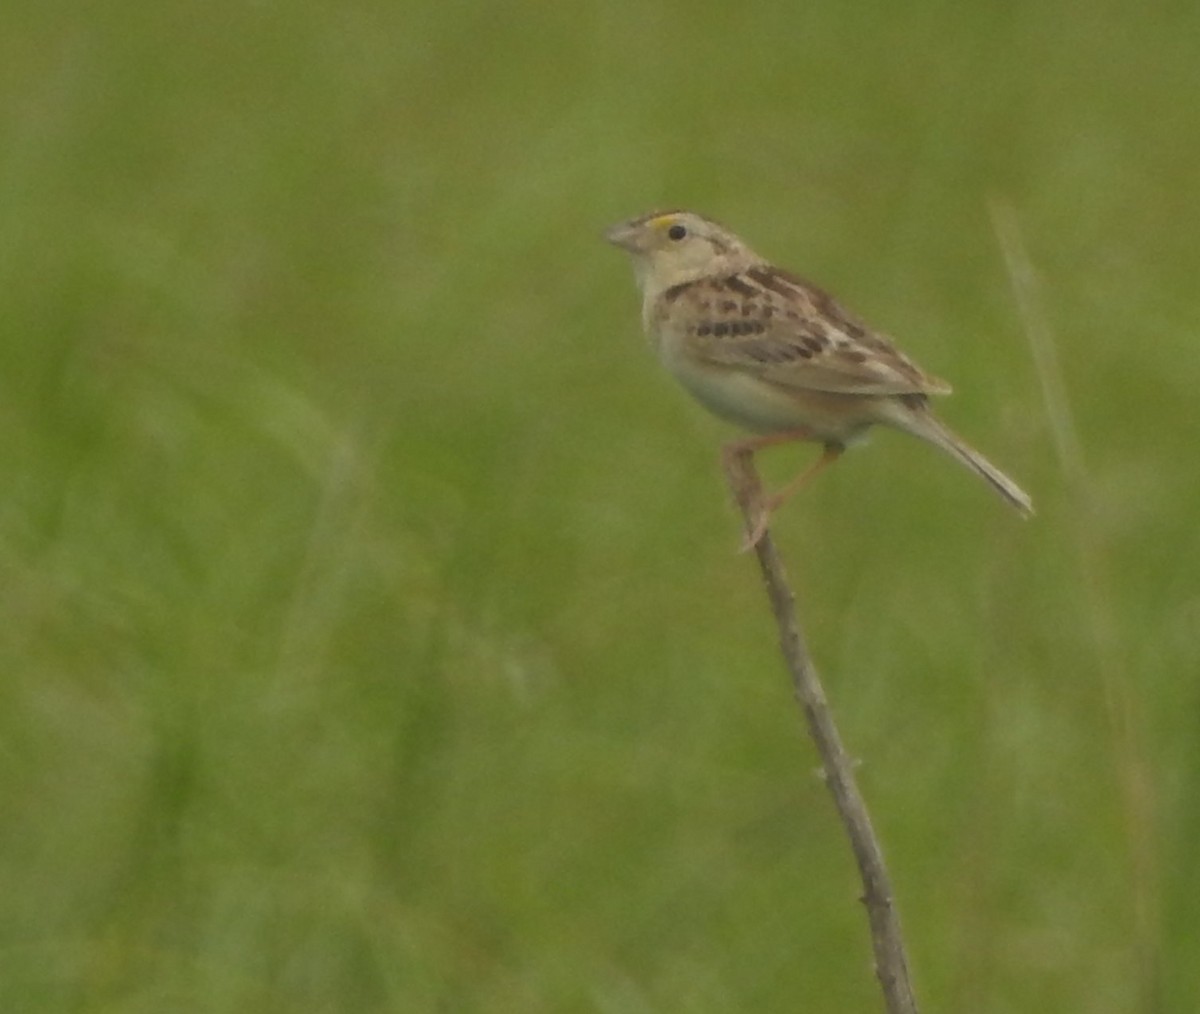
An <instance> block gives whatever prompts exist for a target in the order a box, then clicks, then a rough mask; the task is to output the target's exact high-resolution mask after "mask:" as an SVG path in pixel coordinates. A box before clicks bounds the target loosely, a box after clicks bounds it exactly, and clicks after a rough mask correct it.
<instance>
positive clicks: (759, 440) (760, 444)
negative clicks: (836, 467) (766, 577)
mask: <svg viewBox="0 0 1200 1014" xmlns="http://www.w3.org/2000/svg"><path fill="white" fill-rule="evenodd" d="M811 439H812V434H811V433H810V432H809V431H807V430H788V431H786V432H784V433H772V434H770V435H768V436H763V437H750V438H748V439H745V440H735V441H733V442H732V443H728V444H726V445H725V446H724V448H723V449H722V454H723V456H724V457H725V460H726V461H727V462H728V461H729V460H730V459H734V458H741V457H750V456H752V455H753V454H754V452H755V451H759V450H762V449H763V448H764V447H772V446H774V445H775V444H783V443H790V442H792V441H795V440H811ZM844 450H845V448H844V447H842V446H841V445H840V444H826V445H825V451H824V453H823V454H822V455H821V456H820V457H819V458H818V459H817V460H816V461H814V462H813V463H812V465H810V466H809V467H808V468H806V469H805V470H804V471H803V472H801V473H800V474H799V475H798V476H796V478H795V479H793V480H792V481H791V482H789V483H788V484H787V485H786V486H784V487H783V489H781V490H780V491H779V492H778V493H773V494H771V495H770V496H768V497H767V498H766V499H765V501H763V503H762V506H761V509H760V513H759V516H758V521H757V522H756V523H755V525H754V528H753V529H752V530H751V531H750V533H749V534H748V535H747V536H746V541H745V542H744V543H743V544H742V551H743V552H745V551H747V550H750V549H753V548H754V547H755V546H756V545H758V542H759V540H760V539H761V538H762V537H763V536H764V535H765V534H766V532H767V525H768V524H770V521H771V515H772V514H774V513H775V511H777V510H778V509H779V508H780V507H782V506H783V505H784V504H785V503H787V501H788V500H790V499H791V498H792V497H793V496H795V495H796V494H797V493H798V492H799V491H800V490H801V489H802V488H803V487H804V486H806V485H807V484H808V483H809V482H811V481H812V480H813V479H814V478H815V477H816V476H817V475H818V474H820V473H821V472H822V471H824V470H825V469H826V468H828V467H829V466H830V465H831V464H833V463H834V462H835V461H837V459H838V458H839V457H841V455H842V452H843V451H844Z"/></svg>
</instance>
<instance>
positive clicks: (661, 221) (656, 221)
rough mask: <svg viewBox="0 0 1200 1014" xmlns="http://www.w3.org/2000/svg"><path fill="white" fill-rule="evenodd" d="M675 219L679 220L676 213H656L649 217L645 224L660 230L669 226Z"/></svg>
mask: <svg viewBox="0 0 1200 1014" xmlns="http://www.w3.org/2000/svg"><path fill="white" fill-rule="evenodd" d="M677 221H679V216H678V215H658V216H656V217H654V218H652V219H650V221H649V222H647V223H646V224H647V225H648V226H650V228H651V229H659V230H662V229H669V228H671V226H672V225H674V224H675V223H676V222H677Z"/></svg>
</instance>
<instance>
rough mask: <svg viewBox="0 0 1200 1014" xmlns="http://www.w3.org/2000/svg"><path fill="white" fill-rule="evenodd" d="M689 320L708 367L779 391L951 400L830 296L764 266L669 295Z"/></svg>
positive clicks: (692, 339)
mask: <svg viewBox="0 0 1200 1014" xmlns="http://www.w3.org/2000/svg"><path fill="white" fill-rule="evenodd" d="M666 300H667V303H668V304H669V306H668V308H667V314H668V315H669V316H676V314H678V317H677V318H676V319H680V318H686V319H687V320H688V322H689V323H688V330H689V332H690V334H689V335H688V347H689V348H690V349H692V350H693V351H694V352H695V353H696V354H698V355H699V356H700V357H701V358H703V359H704V360H706V361H707V362H710V363H712V364H713V365H716V366H727V367H730V368H735V369H739V370H743V371H746V372H750V373H756V374H758V375H759V376H760V377H762V379H763V380H766V381H769V382H771V383H773V384H778V385H779V386H780V387H791V388H801V389H806V390H813V391H829V392H832V393H837V394H947V393H948V392H949V391H950V385H949V384H947V383H946V382H945V381H943V380H939V379H938V378H937V377H931V376H930V375H929V374H927V373H925V372H924V371H923V370H922V369H921V368H920V367H919V366H917V364H916V363H914V362H913V361H912V360H911V359H909V358H908V357H907V356H905V355H904V354H903V353H902V352H900V351H899V350H898V349H897V348H896V347H895V346H894V345H893V344H892V343H891V341H890V340H889V339H888V338H887V337H885V336H884V335H881V334H879V333H878V332H876V331H872V330H871V329H870V328H869V327H867V326H866V325H865V324H863V323H862V321H860V320H858V319H857V318H856V317H854V316H853V315H852V314H850V313H849V312H848V311H847V310H845V309H844V308H843V307H842V306H840V305H839V304H838V303H837V301H836V300H834V298H833V297H832V296H830V295H829V294H828V293H826V292H823V291H822V290H821V289H818V288H817V287H816V286H814V285H811V284H809V283H808V282H806V281H804V280H803V279H801V278H797V277H796V276H794V275H789V274H787V273H786V272H783V271H780V270H779V269H777V268H772V267H768V266H766V265H762V266H760V267H753V268H750V269H748V270H746V271H743V272H740V273H738V274H735V275H730V276H728V277H726V278H721V279H705V280H703V281H700V282H694V283H691V284H689V285H686V286H680V287H679V288H678V289H675V290H671V291H669V292H668V293H667V294H666Z"/></svg>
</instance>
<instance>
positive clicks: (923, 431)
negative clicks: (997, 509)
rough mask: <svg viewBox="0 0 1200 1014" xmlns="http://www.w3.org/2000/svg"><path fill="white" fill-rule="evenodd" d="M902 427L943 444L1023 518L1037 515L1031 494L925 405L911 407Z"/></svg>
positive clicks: (930, 440)
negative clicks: (912, 408)
mask: <svg viewBox="0 0 1200 1014" xmlns="http://www.w3.org/2000/svg"><path fill="white" fill-rule="evenodd" d="M899 425H900V428H901V429H905V430H907V431H908V432H909V433H911V434H912V435H913V436H916V437H920V438H921V439H922V440H926V441H928V442H929V443H931V444H933V445H934V446H935V447H940V448H941V449H942V450H944V451H946V452H947V453H948V454H949V455H950V456H951V457H953V458H956V459H958V460H959V461H960V462H962V463H963V464H964V465H966V466H967V468H969V469H970V470H971V471H972V472H974V473H975V474H976V475H978V476H979V477H980V478H981V479H982V480H983V481H984V482H986V483H987V484H988V485H989V486H991V487H992V489H994V490H995V491H996V492H997V493H998V494H999V495H1000V497H1001V499H1003V500H1005V501H1007V502H1008V503H1009V504H1011V505H1012V506H1013V507H1014V508H1015V509H1016V510H1017V511H1018V512H1019V513H1020V514H1021V516H1022V517H1026V518H1028V517H1031V516H1032V515H1033V501H1032V500H1031V499H1030V498H1029V494H1028V493H1026V492H1025V490H1023V489H1022V488H1021V487H1020V486H1018V485H1017V484H1016V483H1015V482H1013V481H1012V479H1010V478H1009V477H1008V476H1007V475H1005V474H1004V473H1003V472H1001V471H1000V469H998V468H997V467H996V466H995V465H993V464H992V463H991V462H990V461H988V459H987V458H985V457H984V456H983V455H982V454H980V453H979V452H978V451H977V450H975V448H973V447H971V446H969V445H968V444H966V443H965V442H964V441H963V440H962V439H961V438H960V437H959V436H958V434H957V433H955V432H954V431H953V430H951V429H950V428H949V427H948V426H947V425H946V424H945V423H943V422H942V421H941V420H940V419H938V418H937V416H935V415H934V414H933V413H932V412H930V411H929V410H928V409H925V408H924V407H922V408H919V409H915V410H910V411H909V412H908V413H906V418H905V419H904V420H903V422H900V423H899Z"/></svg>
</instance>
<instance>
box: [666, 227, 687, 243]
mask: <svg viewBox="0 0 1200 1014" xmlns="http://www.w3.org/2000/svg"><path fill="white" fill-rule="evenodd" d="M686 235H687V229H685V228H684V227H683V226H682V225H673V226H671V228H669V229H668V230H667V238H668V239H674V240H681V239H683V237H684V236H686Z"/></svg>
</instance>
